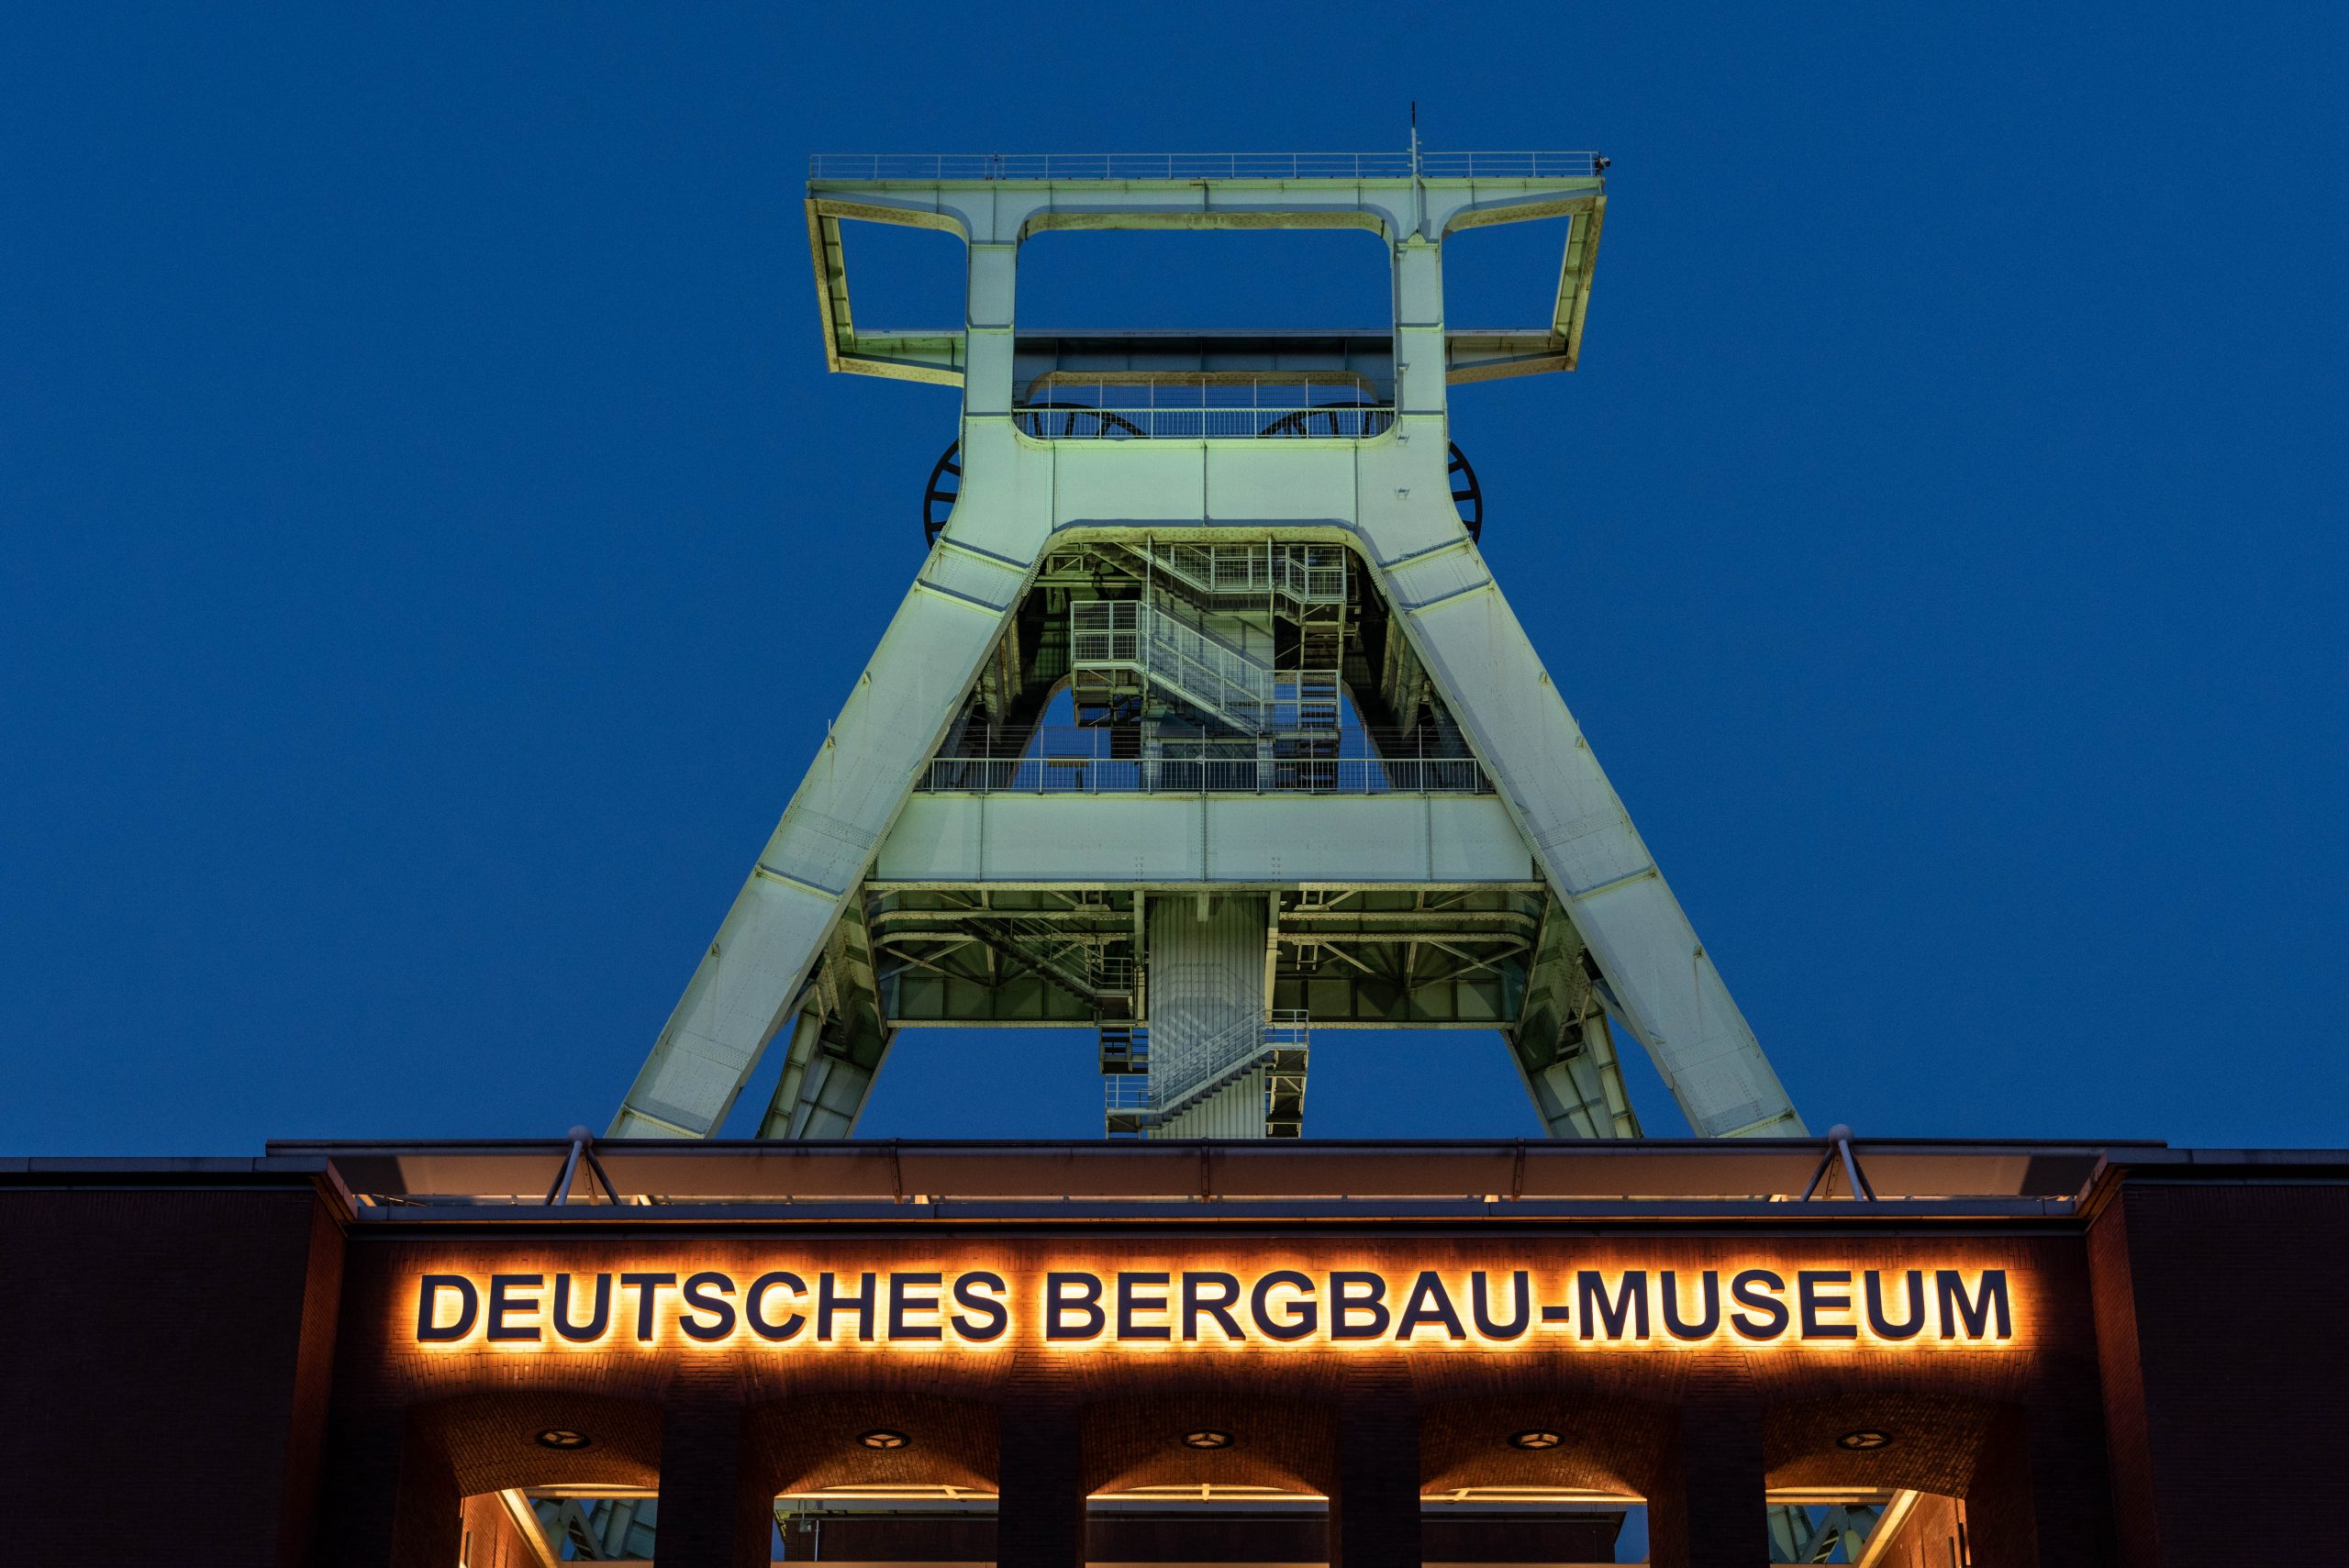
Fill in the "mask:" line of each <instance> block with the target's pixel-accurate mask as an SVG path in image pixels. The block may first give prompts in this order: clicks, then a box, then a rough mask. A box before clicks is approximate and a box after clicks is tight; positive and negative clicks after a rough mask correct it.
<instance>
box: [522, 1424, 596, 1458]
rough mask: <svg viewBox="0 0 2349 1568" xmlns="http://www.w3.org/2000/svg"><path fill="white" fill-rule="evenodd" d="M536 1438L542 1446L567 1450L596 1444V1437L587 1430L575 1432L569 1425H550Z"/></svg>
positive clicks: (591, 1446)
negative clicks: (592, 1436)
mask: <svg viewBox="0 0 2349 1568" xmlns="http://www.w3.org/2000/svg"><path fill="white" fill-rule="evenodd" d="M536 1441H537V1443H538V1445H539V1446H540V1448H551V1449H560V1450H562V1451H565V1452H570V1451H573V1450H577V1449H583V1448H593V1447H595V1446H596V1440H595V1439H594V1438H591V1437H589V1436H588V1435H587V1434H586V1433H585V1432H574V1431H573V1430H572V1429H570V1428H569V1427H549V1428H547V1429H545V1430H544V1431H541V1432H540V1433H539V1434H538V1437H537V1438H536Z"/></svg>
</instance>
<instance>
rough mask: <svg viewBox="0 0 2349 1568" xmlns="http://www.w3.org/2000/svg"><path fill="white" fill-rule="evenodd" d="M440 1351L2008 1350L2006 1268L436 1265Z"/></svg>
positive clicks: (434, 1311) (421, 1338) (427, 1322)
mask: <svg viewBox="0 0 2349 1568" xmlns="http://www.w3.org/2000/svg"><path fill="white" fill-rule="evenodd" d="M414 1305H415V1309H416V1310H415V1317H414V1320H413V1327H414V1332H415V1340H416V1342H417V1344H418V1345H420V1346H424V1347H427V1348H440V1349H457V1348H472V1347H475V1346H487V1347H490V1348H507V1349H517V1350H529V1349H559V1348H562V1347H564V1346H579V1347H589V1346H593V1347H598V1348H609V1347H612V1346H617V1345H642V1346H656V1345H657V1346H678V1347H693V1346H711V1347H717V1346H727V1345H735V1346H745V1347H760V1346H769V1347H774V1348H776V1349H779V1350H780V1349H789V1348H793V1347H808V1346H829V1345H874V1346H891V1345H895V1346H906V1347H919V1346H942V1345H959V1346H965V1347H985V1346H990V1345H996V1344H1001V1343H1005V1342H1007V1341H1009V1340H1019V1341H1023V1342H1033V1343H1037V1344H1041V1345H1043V1346H1045V1347H1047V1348H1054V1349H1064V1350H1070V1351H1082V1350H1092V1349H1100V1348H1106V1347H1120V1348H1127V1349H1145V1348H1153V1347H1164V1348H1169V1349H1172V1348H1175V1347H1178V1346H1189V1347H1195V1348H1202V1349H1227V1350H1228V1349H1255V1350H1279V1349H1282V1348H1285V1347H1292V1346H1299V1345H1310V1346H1333V1345H1334V1346H1353V1345H1361V1346H1368V1345H1390V1346H1405V1347H1421V1346H1427V1347H1437V1346H1445V1345H1457V1346H1464V1347H1472V1348H1482V1349H1506V1348H1510V1347H1521V1346H1542V1345H1554V1346H1559V1347H1562V1348H1586V1349H1604V1348H1608V1347H1627V1346H1642V1345H1666V1346H1668V1345H1703V1344H1715V1343H1729V1344H1747V1345H1754V1346H1764V1345H1801V1346H1806V1347H1818V1348H1823V1347H1832V1346H1836V1345H1867V1346H1873V1347H1879V1348H1881V1347H1887V1346H1892V1347H1898V1346H1935V1347H1951V1348H1964V1347H1976V1348H1992V1349H1995V1348H1998V1347H1999V1346H2003V1345H2008V1344H2010V1343H2011V1342H2012V1341H2013V1340H2014V1337H2015V1321H2016V1311H2015V1293H2014V1291H2013V1289H2012V1287H2011V1285H2010V1284H2009V1280H2008V1277H2007V1271H2005V1270H2004V1269H1948V1268H1936V1269H1903V1270H1879V1269H1852V1268H1787V1267H1781V1266H1775V1265H1756V1266H1753V1267H1750V1268H1741V1269H1704V1270H1696V1271H1680V1270H1673V1269H1664V1270H1662V1271H1659V1272H1651V1271H1649V1270H1646V1269H1620V1268H1618V1269H1573V1270H1566V1271H1561V1272H1556V1273H1535V1272H1533V1271H1529V1270H1525V1269H1514V1270H1498V1271H1496V1270H1486V1269H1475V1270H1467V1271H1453V1272H1447V1271H1442V1270H1436V1269H1425V1270H1417V1271H1413V1270H1395V1269H1375V1268H1362V1269H1330V1270H1319V1271H1308V1270H1306V1269H1299V1268H1275V1269H1269V1270H1265V1271H1263V1272H1261V1273H1248V1274H1242V1273H1234V1272H1231V1271H1229V1270H1222V1269H1175V1268H1164V1269H1112V1270H1101V1269H1065V1270H1063V1269H1055V1270H1051V1271H1048V1272H1044V1273H1038V1274H1034V1275H1024V1274H1023V1275H1016V1276H1012V1277H1007V1276H1006V1275H1005V1274H1004V1273H998V1272H996V1271H994V1270H990V1269H970V1270H963V1271H959V1272H949V1271H942V1270H928V1271H909V1270H896V1271H886V1270H884V1271H875V1270H863V1271H858V1272H840V1271H835V1270H829V1269H824V1270H818V1269H814V1268H810V1267H808V1266H807V1265H805V1264H800V1265H797V1266H793V1267H780V1268H764V1267H762V1268H758V1269H754V1270H736V1271H731V1272H729V1271H725V1270H719V1269H704V1270H700V1271H698V1272H692V1273H678V1272H677V1271H675V1270H662V1269H658V1268H647V1269H627V1270H618V1271H615V1272H611V1273H486V1274H476V1273H427V1274H423V1275H421V1276H419V1277H418V1278H417V1282H416V1288H415V1296H414Z"/></svg>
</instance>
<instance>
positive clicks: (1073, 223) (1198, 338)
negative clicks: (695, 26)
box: [807, 151, 1608, 439]
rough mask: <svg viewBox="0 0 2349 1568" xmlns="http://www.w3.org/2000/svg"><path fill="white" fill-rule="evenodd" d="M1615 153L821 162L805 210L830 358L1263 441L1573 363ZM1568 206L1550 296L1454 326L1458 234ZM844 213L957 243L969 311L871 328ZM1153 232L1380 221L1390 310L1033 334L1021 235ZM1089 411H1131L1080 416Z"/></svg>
mask: <svg viewBox="0 0 2349 1568" xmlns="http://www.w3.org/2000/svg"><path fill="white" fill-rule="evenodd" d="M1607 163H1608V161H1607V160H1606V159H1605V158H1603V157H1601V156H1599V155H1598V154H1597V153H1595V152H1449V153H1445V152H1427V151H1418V152H1366V153H1286V152H1284V153H1215V154H1206V153H1035V154H1001V153H974V154H935V155H933V154H900V153H851V154H824V155H819V156H818V157H816V158H813V159H811V160H810V161H809V163H808V181H807V234H808V242H809V247H810V250H811V252H812V254H813V258H814V263H815V272H816V284H817V295H818V303H819V305H820V307H821V309H822V313H823V326H824V347H825V354H826V358H827V360H828V361H829V364H830V366H831V368H832V369H834V370H838V371H847V372H852V373H858V374H863V375H879V376H892V377H897V378H901V379H906V380H913V381H929V382H937V383H941V384H948V385H959V386H962V387H963V388H964V389H965V395H966V396H965V408H966V412H969V413H972V414H978V415H986V414H1009V415H1012V416H1013V417H1014V418H1015V422H1016V423H1017V424H1018V425H1019V428H1020V429H1021V431H1022V433H1023V434H1026V435H1029V436H1031V437H1038V438H1041V439H1071V438H1084V437H1094V438H1108V439H1131V438H1135V437H1151V436H1164V437H1176V438H1194V439H1197V438H1208V439H1213V438H1216V437H1239V436H1248V437H1253V436H1257V435H1262V434H1265V433H1268V431H1267V429H1266V424H1267V417H1269V419H1270V420H1271V421H1274V422H1277V421H1280V420H1283V419H1287V421H1288V423H1287V425H1286V427H1284V428H1280V429H1279V430H1277V431H1276V432H1270V433H1278V434H1284V435H1295V436H1303V437H1308V438H1310V437H1313V436H1325V437H1354V438H1359V437H1364V436H1375V435H1377V434H1379V433H1381V431H1382V430H1383V429H1384V428H1386V427H1387V426H1388V425H1390V424H1391V423H1392V420H1393V417H1394V416H1395V415H1396V414H1397V413H1401V414H1412V413H1422V414H1425V413H1434V414H1440V413H1441V412H1442V406H1443V400H1442V389H1443V387H1444V386H1445V385H1446V384H1450V383H1454V382H1469V381H1482V380H1489V379H1493V378H1497V377H1500V376H1512V375H1531V374H1537V373H1542V372H1547V371H1563V370H1572V369H1573V368H1574V367H1575V361H1576V359H1577V357H1578V356H1579V354H1580V351H1581V342H1582V328H1583V318H1584V315H1585V313H1586V310H1587V308H1588V306H1589V299H1590V284H1591V274H1592V269H1593V266H1594V264H1595V262H1596V261H1597V259H1598V239H1599V231H1600V228H1601V226H1602V224H1603V222H1604V219H1605V216H1606V209H1607V195H1606V186H1607V182H1606V178H1605V171H1606V169H1607ZM1555 217H1563V218H1565V219H1566V220H1567V224H1566V233H1565V238H1564V244H1563V247H1562V250H1561V255H1560V259H1559V270H1558V285H1557V290H1556V292H1555V295H1554V296H1553V297H1552V298H1550V299H1549V300H1546V301H1543V300H1539V299H1534V300H1528V301H1527V302H1526V304H1527V319H1526V320H1525V321H1523V322H1521V323H1510V324H1502V325H1490V324H1475V325H1471V326H1466V327H1460V328H1453V327H1451V326H1449V325H1447V323H1446V322H1445V319H1444V315H1443V298H1442V271H1441V256H1442V242H1443V240H1444V239H1445V238H1446V237H1447V236H1449V235H1452V234H1454V233H1457V232H1460V231H1462V230H1464V229H1469V228H1482V227H1486V226H1488V225H1493V224H1503V223H1520V222H1528V221H1531V220H1535V219H1541V218H1555ZM852 222H870V223H888V224H899V225H907V226H912V227H918V228H935V229H941V230H943V231H946V232H948V233H952V234H955V235H958V236H960V237H961V238H962V239H963V241H964V242H965V244H966V245H967V246H968V247H969V251H970V267H969V277H968V285H967V287H966V290H965V296H964V297H965V302H966V309H965V319H964V321H963V323H962V325H961V326H959V327H947V326H942V325H941V326H935V327H926V328H912V329H902V328H896V327H889V328H881V329H870V328H859V327H858V326H857V325H856V322H855V318H854V317H853V315H852V309H851V294H850V282H849V261H848V250H849V246H848V244H847V242H846V240H845V239H844V238H843V228H842V226H843V225H844V224H847V223H852ZM1151 228H1158V229H1170V228H1180V229H1215V228H1249V229H1264V228H1358V229H1364V230H1367V231H1369V232H1371V233H1374V234H1375V235H1377V236H1379V237H1380V238H1381V239H1383V240H1385V241H1386V244H1387V245H1388V246H1389V248H1390V250H1391V254H1392V259H1393V268H1394V288H1393V290H1392V294H1391V297H1392V298H1393V300H1394V302H1395V309H1394V317H1393V319H1392V320H1391V321H1388V322H1386V323H1364V324H1363V326H1362V327H1361V328H1360V329H1358V330H1354V331H1341V332H1330V331H1313V332H1305V331H1298V332H1279V331H1271V332H1267V331H1231V332H1217V331H1207V332H1192V331H1186V332H1143V331H1118V330H1107V331H1089V332H1085V333H1084V334H1082V335H1069V334H1041V333H1033V332H1025V331H1021V330H1020V329H1019V327H1018V325H1017V319H1016V309H1015V304H1016V289H1015V288H1014V281H1015V277H1016V271H1017V253H1018V249H1019V244H1020V242H1021V241H1022V240H1024V239H1027V238H1028V237H1030V235H1034V234H1039V233H1043V232H1046V231H1051V230H1083V229H1151ZM1113 389H1115V390H1113ZM1268 395H1269V396H1268ZM1095 408H1108V409H1114V410H1116V412H1117V415H1118V417H1115V418H1105V417H1093V416H1090V415H1085V414H1083V413H1077V414H1075V415H1074V416H1072V414H1071V410H1072V409H1077V410H1085V409H1095ZM1023 410H1032V411H1033V412H1029V413H1024V414H1023V413H1022V412H1021V411H1023ZM1137 416H1139V417H1137ZM1260 416H1262V417H1260ZM1289 416H1297V417H1295V418H1289Z"/></svg>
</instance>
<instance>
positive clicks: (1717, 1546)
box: [1648, 1390, 1770, 1568]
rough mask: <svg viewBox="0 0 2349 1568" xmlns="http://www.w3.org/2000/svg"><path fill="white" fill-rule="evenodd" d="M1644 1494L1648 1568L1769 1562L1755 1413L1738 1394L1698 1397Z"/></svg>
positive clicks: (1706, 1567)
mask: <svg viewBox="0 0 2349 1568" xmlns="http://www.w3.org/2000/svg"><path fill="white" fill-rule="evenodd" d="M1679 1427H1680V1429H1679V1431H1678V1432H1677V1433H1675V1435H1674V1439H1673V1441H1672V1444H1671V1446H1670V1448H1669V1450H1668V1451H1667V1453H1666V1455H1665V1458H1664V1463H1663V1465H1662V1467H1661V1469H1660V1471H1659V1473H1657V1475H1656V1477H1655V1479H1654V1480H1653V1482H1651V1483H1650V1485H1649V1486H1648V1562H1650V1564H1652V1568H1716V1565H1720V1568H1729V1565H1731V1564H1742V1563H1759V1562H1769V1561H1770V1524H1769V1512H1768V1509H1769V1501H1768V1496H1767V1486H1766V1485H1765V1480H1764V1473H1763V1463H1762V1411H1761V1407H1760V1406H1759V1405H1758V1404H1757V1403H1756V1402H1755V1401H1754V1400H1753V1398H1752V1397H1751V1396H1746V1395H1743V1394H1742V1393H1729V1392H1721V1393H1712V1392H1707V1391H1701V1390H1700V1391H1699V1392H1698V1393H1696V1394H1694V1395H1692V1396H1691V1397H1690V1400H1689V1402H1688V1403H1687V1404H1684V1405H1683V1406H1682V1407H1680V1416H1679Z"/></svg>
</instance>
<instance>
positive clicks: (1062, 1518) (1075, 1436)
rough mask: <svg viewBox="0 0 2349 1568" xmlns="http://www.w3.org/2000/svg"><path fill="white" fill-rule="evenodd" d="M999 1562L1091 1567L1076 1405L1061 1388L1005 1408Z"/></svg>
mask: <svg viewBox="0 0 2349 1568" xmlns="http://www.w3.org/2000/svg"><path fill="white" fill-rule="evenodd" d="M996 1491H997V1494H998V1496H997V1498H996V1527H995V1528H996V1545H995V1556H996V1562H997V1563H998V1564H1000V1565H1001V1568H1078V1565H1079V1564H1081V1563H1083V1562H1084V1561H1085V1464H1084V1445H1083V1442H1082V1440H1081V1439H1080V1437H1079V1433H1078V1426H1077V1409H1076V1401H1075V1399H1074V1396H1072V1395H1071V1393H1070V1392H1069V1390H1068V1389H1067V1388H1066V1387H1065V1386H1063V1385H1060V1384H1058V1383H1057V1382H1053V1383H1047V1384H1042V1385H1030V1386H1025V1387H1020V1388H1017V1389H1015V1390H1014V1391H1013V1392H1012V1394H1011V1396H1009V1397H1008V1398H1007V1399H1006V1400H1005V1402H1004V1407H1003V1439H1002V1458H1001V1460H1000V1462H999V1468H998V1471H997V1485H996Z"/></svg>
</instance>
